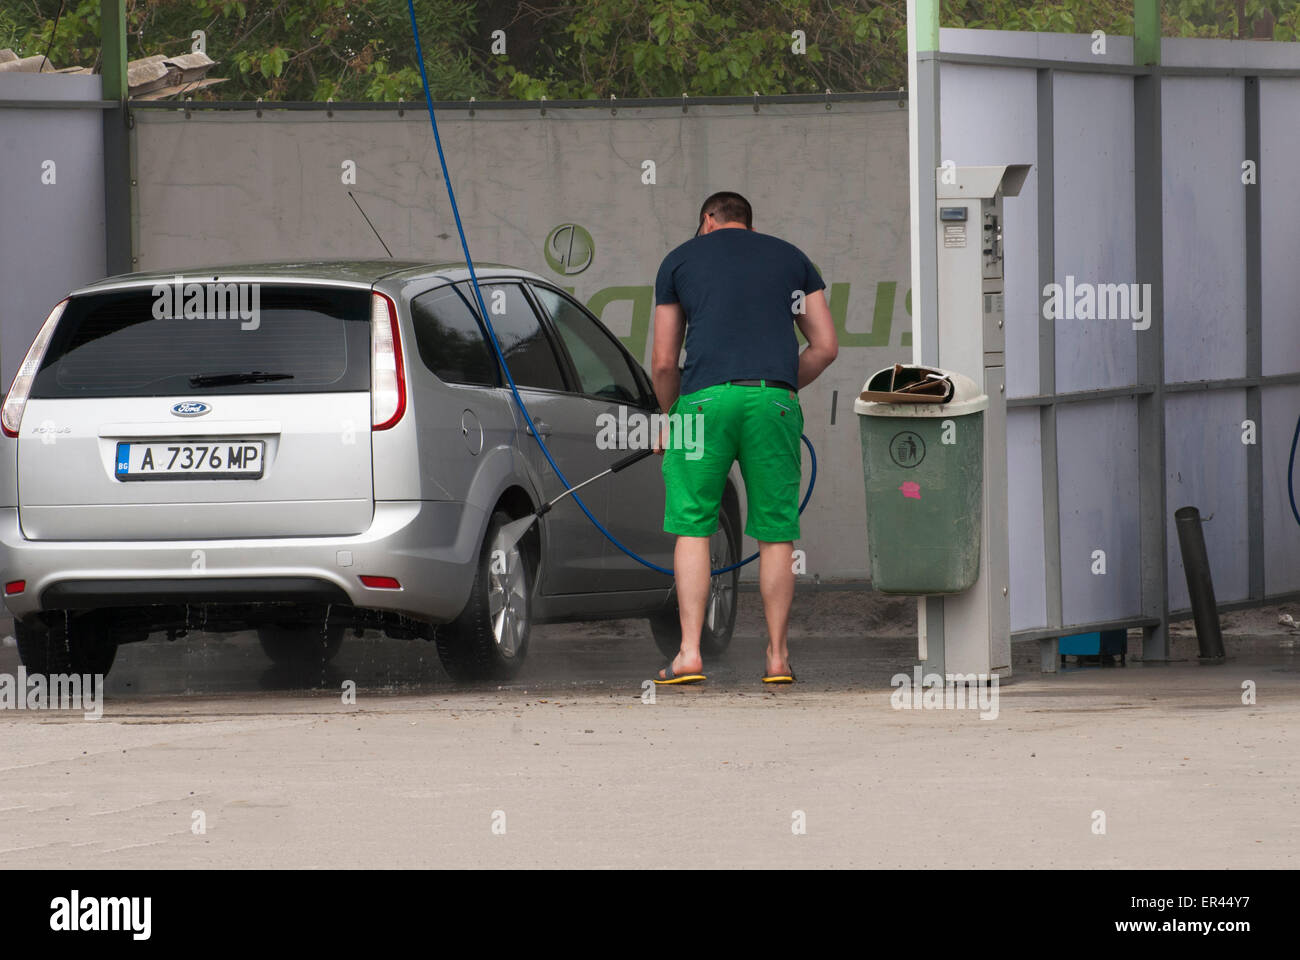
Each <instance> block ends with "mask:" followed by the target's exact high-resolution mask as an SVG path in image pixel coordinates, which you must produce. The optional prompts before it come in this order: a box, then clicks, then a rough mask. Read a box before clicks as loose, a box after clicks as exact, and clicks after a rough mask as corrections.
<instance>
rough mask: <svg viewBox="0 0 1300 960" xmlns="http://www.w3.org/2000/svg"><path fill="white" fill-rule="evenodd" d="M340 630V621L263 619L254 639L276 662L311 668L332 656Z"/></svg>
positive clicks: (337, 650) (336, 648)
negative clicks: (264, 621)
mask: <svg viewBox="0 0 1300 960" xmlns="http://www.w3.org/2000/svg"><path fill="white" fill-rule="evenodd" d="M344 632H345V627H344V626H343V625H342V624H332V623H331V624H325V623H314V622H308V623H264V624H262V625H261V626H260V627H258V628H257V639H258V642H259V643H261V645H262V652H263V653H265V654H266V655H267V657H268V658H270V660H271V662H272V663H274V664H275V665H276V666H278V667H287V668H289V669H293V670H311V669H316V668H319V667H323V666H324V665H325V664H327V663H329V662H330V661H331V660H333V659H334V656H335V654H337V653H338V652H339V647H341V646H342V645H343V634H344Z"/></svg>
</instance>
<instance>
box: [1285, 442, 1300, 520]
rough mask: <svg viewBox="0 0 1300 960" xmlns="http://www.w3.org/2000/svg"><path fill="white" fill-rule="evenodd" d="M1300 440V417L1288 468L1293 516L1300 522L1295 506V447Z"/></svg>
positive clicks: (1287, 489) (1287, 490) (1298, 512)
mask: <svg viewBox="0 0 1300 960" xmlns="http://www.w3.org/2000/svg"><path fill="white" fill-rule="evenodd" d="M1297 442H1300V419H1297V420H1296V422H1295V434H1294V435H1293V436H1292V437H1291V461H1290V463H1289V464H1288V465H1287V468H1286V493H1287V496H1288V497H1290V498H1291V516H1293V517H1295V522H1296V523H1300V510H1297V509H1296V506H1295V447H1296V443H1297Z"/></svg>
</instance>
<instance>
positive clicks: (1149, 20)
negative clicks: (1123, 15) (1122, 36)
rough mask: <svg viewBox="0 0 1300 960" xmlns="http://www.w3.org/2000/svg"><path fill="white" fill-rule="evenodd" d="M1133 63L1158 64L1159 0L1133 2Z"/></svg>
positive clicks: (1136, 0)
mask: <svg viewBox="0 0 1300 960" xmlns="http://www.w3.org/2000/svg"><path fill="white" fill-rule="evenodd" d="M1133 63H1134V64H1136V65H1137V66H1139V67H1152V66H1156V65H1157V64H1159V63H1160V0H1133Z"/></svg>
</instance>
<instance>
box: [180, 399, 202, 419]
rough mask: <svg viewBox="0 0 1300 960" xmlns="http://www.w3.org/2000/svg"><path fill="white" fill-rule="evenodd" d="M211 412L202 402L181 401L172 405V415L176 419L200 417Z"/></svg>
mask: <svg viewBox="0 0 1300 960" xmlns="http://www.w3.org/2000/svg"><path fill="white" fill-rule="evenodd" d="M211 410H212V408H211V407H210V406H208V405H207V404H206V403H204V402H203V401H202V400H182V401H181V402H180V403H177V404H173V405H172V414H173V415H175V416H178V417H201V416H203V415H204V414H205V413H208V412H210V411H211Z"/></svg>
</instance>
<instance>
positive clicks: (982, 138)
mask: <svg viewBox="0 0 1300 960" xmlns="http://www.w3.org/2000/svg"><path fill="white" fill-rule="evenodd" d="M940 90H941V100H940V110H941V113H942V117H941V123H942V126H943V144H942V146H943V160H944V161H951V162H953V163H955V164H957V165H958V166H964V165H969V164H986V163H987V164H992V163H1006V162H1007V161H1008V160H1009V159H1015V160H1017V161H1018V162H1019V161H1024V160H1026V159H1027V158H1031V157H1033V156H1034V154H1035V151H1036V150H1037V145H1036V136H1037V124H1036V122H1035V115H1036V112H1037V106H1036V103H1037V75H1036V72H1035V71H1034V70H1015V69H1003V68H998V67H968V66H962V65H959V64H953V65H945V66H944V68H943V71H942V74H941V80H940ZM991 105H992V107H993V108H992V109H990V106H991ZM1037 209H1038V168H1037V166H1035V167H1034V169H1033V170H1031V171H1030V173H1029V177H1028V178H1027V179H1026V180H1025V183H1024V186H1022V187H1021V189H1020V196H1019V197H1017V198H1016V199H1015V200H1014V201H1012V202H1010V203H1007V204H1006V205H1005V206H1004V207H1003V217H1004V218H1005V230H1004V231H1003V236H1004V237H1005V251H1006V265H1005V270H1006V276H1005V282H1004V290H1005V294H1006V355H1007V396H1009V397H1022V396H1032V395H1033V394H1036V393H1038V390H1039V383H1038V308H1039V296H1038V259H1037V257H1038V254H1037V251H1038V219H1037V212H1036V211H1037Z"/></svg>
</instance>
